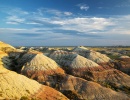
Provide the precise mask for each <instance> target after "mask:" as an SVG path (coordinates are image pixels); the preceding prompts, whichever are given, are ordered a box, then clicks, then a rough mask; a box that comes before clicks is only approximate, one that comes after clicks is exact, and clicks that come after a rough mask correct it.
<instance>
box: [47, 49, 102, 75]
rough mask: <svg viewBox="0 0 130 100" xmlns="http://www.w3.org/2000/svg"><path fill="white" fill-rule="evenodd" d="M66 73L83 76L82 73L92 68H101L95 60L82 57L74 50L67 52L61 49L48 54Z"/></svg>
mask: <svg viewBox="0 0 130 100" xmlns="http://www.w3.org/2000/svg"><path fill="white" fill-rule="evenodd" d="M49 57H50V58H52V59H53V60H55V61H56V62H57V63H58V64H59V65H60V66H62V68H63V69H64V70H65V71H66V72H67V73H68V74H72V75H75V76H80V77H82V75H83V76H84V75H85V74H84V73H87V72H89V71H92V70H93V71H94V70H103V68H102V67H101V66H99V65H98V64H96V63H95V62H93V61H91V60H89V59H87V58H84V57H82V56H80V55H78V54H76V53H74V52H67V51H63V50H57V51H54V52H53V53H51V54H50V55H49Z"/></svg>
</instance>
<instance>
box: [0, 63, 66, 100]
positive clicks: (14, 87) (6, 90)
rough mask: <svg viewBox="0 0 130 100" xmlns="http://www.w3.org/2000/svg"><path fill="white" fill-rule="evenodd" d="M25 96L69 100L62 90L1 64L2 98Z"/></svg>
mask: <svg viewBox="0 0 130 100" xmlns="http://www.w3.org/2000/svg"><path fill="white" fill-rule="evenodd" d="M25 97H26V98H30V99H31V98H36V99H40V100H59V99H62V100H68V99H67V98H66V97H65V96H64V95H62V94H61V93H60V92H58V91H56V90H54V89H52V88H50V87H47V86H44V85H40V84H39V83H38V82H36V81H34V80H31V79H28V78H27V77H25V76H23V75H19V74H17V73H15V72H12V71H9V70H7V69H5V68H4V67H3V66H1V65H0V100H5V99H7V100H12V99H13V100H20V98H25Z"/></svg>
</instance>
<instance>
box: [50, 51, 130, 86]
mask: <svg viewBox="0 0 130 100" xmlns="http://www.w3.org/2000/svg"><path fill="white" fill-rule="evenodd" d="M50 58H52V59H53V60H55V61H56V62H57V63H58V64H59V65H61V66H62V67H63V69H64V70H65V71H66V72H67V73H68V74H71V75H74V76H78V77H82V78H84V79H87V80H91V81H96V82H99V83H101V84H102V83H105V84H109V85H111V86H113V87H117V88H121V87H122V86H128V87H130V76H128V75H126V74H124V73H123V72H120V71H118V70H116V69H114V68H108V69H105V68H104V67H102V66H99V65H98V64H96V63H95V62H93V61H91V60H88V59H86V58H84V57H82V56H79V55H78V54H76V53H72V52H66V51H55V52H53V53H52V54H50Z"/></svg>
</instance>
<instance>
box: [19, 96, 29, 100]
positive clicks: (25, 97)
mask: <svg viewBox="0 0 130 100" xmlns="http://www.w3.org/2000/svg"><path fill="white" fill-rule="evenodd" d="M20 100H29V98H28V97H27V96H22V97H21V98H20Z"/></svg>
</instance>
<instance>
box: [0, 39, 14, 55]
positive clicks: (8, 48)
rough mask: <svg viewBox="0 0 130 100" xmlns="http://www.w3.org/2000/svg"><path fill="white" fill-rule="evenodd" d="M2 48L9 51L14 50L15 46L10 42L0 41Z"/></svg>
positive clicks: (0, 48) (0, 47)
mask: <svg viewBox="0 0 130 100" xmlns="http://www.w3.org/2000/svg"><path fill="white" fill-rule="evenodd" d="M0 50H1V51H3V52H7V53H8V52H11V51H14V50H15V48H14V47H13V46H11V45H9V44H6V43H4V42H1V41H0Z"/></svg>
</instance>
